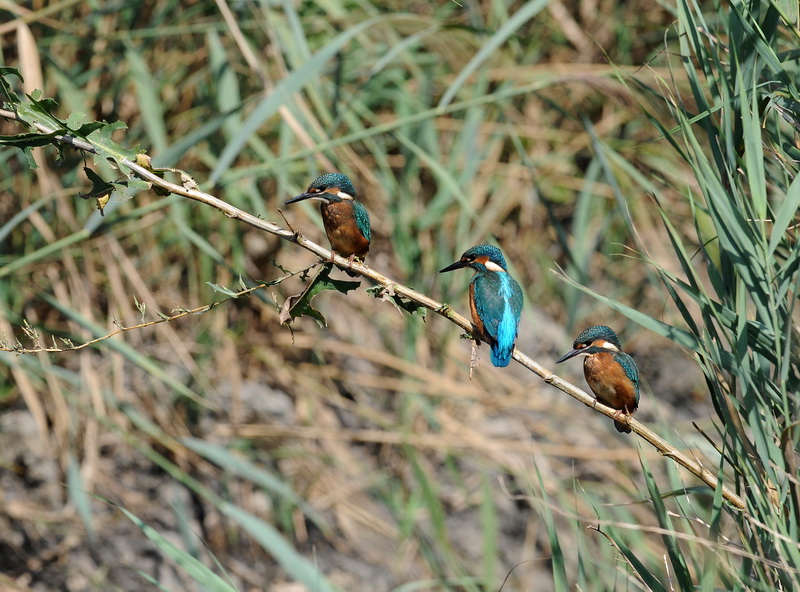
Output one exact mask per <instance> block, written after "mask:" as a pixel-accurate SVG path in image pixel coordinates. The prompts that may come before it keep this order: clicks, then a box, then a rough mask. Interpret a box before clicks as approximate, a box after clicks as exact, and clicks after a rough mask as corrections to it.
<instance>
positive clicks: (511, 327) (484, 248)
mask: <svg viewBox="0 0 800 592" xmlns="http://www.w3.org/2000/svg"><path fill="white" fill-rule="evenodd" d="M462 267H471V268H472V269H474V270H475V275H473V276H472V281H471V282H470V283H469V308H470V310H471V312H472V322H473V323H474V325H475V327H476V328H477V329H478V332H479V333H480V334H481V336H486V337H488V338H489V341H490V346H491V348H492V356H491V360H492V364H494V365H495V366H497V367H499V368H503V367H505V366H508V362H509V360H510V359H511V351H512V350H513V349H514V342H515V341H516V340H517V331H518V329H519V316H520V314H521V313H522V301H523V297H522V289H521V288H520V287H519V284H518V283H517V282H516V281H515V280H514V278H512V277H511V276H510V275H509V274H508V270H507V267H506V260H505V258H504V257H503V253H502V252H501V251H500V249H498V248H497V247H493V246H492V245H478V246H477V247H472V248H471V249H467V250H466V251H465V252H464V254H463V255H461V259H459V260H458V261H456V262H455V263H453V264H452V265H448V266H447V267H445V268H444V269H442V270H441V271H440V272H439V273H444V272H446V271H453V270H454V269H461V268H462Z"/></svg>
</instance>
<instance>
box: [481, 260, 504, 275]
mask: <svg viewBox="0 0 800 592" xmlns="http://www.w3.org/2000/svg"><path fill="white" fill-rule="evenodd" d="M484 265H485V266H486V269H488V270H489V271H498V272H500V273H506V270H505V269H503V268H502V267H500V266H499V265H498V264H497V263H495V262H494V261H487V262H486V263H484Z"/></svg>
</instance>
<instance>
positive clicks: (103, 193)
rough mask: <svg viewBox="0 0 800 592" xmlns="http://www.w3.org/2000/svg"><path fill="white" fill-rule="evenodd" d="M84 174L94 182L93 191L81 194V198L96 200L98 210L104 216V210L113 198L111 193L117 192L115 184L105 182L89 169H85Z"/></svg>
mask: <svg viewBox="0 0 800 592" xmlns="http://www.w3.org/2000/svg"><path fill="white" fill-rule="evenodd" d="M83 172H84V173H86V176H87V177H88V179H89V180H90V181H91V182H92V190H91V191H90V192H89V193H81V194H80V196H81V197H82V198H83V199H90V198H92V197H93V198H95V199H96V200H97V209H98V210H100V215H101V216H104V215H105V214H104V213H103V208H105V207H106V204H107V203H108V200H109V199H110V198H111V193H112V192H113V191H115V190H116V187H115V186H114V184H113V183H108V182H107V181H105V180H104V179H103V178H102V177H101V176H100V175H98V174H97V173H95V172H94V171H93V170H92V169H90V168H89V167H83Z"/></svg>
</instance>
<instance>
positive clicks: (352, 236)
mask: <svg viewBox="0 0 800 592" xmlns="http://www.w3.org/2000/svg"><path fill="white" fill-rule="evenodd" d="M319 210H320V213H321V214H322V223H323V224H324V225H325V234H327V235H328V240H329V241H330V242H331V247H332V248H333V250H334V251H336V252H337V253H338V254H339V255H341V256H342V257H350V256H351V255H355V256H356V257H358V258H359V259H362V260H363V259H364V258H365V257H366V256H367V253H368V252H369V241H368V240H367V239H366V238H365V237H364V235H363V234H362V232H361V230H359V228H358V224H357V223H356V218H355V216H354V214H353V206H352V205H351V204H349V203H347V202H344V201H342V202H335V203H330V204H325V203H323V204H320V208H319Z"/></svg>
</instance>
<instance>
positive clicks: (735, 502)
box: [0, 109, 746, 511]
mask: <svg viewBox="0 0 800 592" xmlns="http://www.w3.org/2000/svg"><path fill="white" fill-rule="evenodd" d="M0 117H4V118H6V119H10V120H16V121H20V122H21V123H24V124H26V125H30V124H28V123H27V122H25V121H23V120H21V119H20V118H19V117H18V116H17V115H16V114H15V113H13V112H12V111H7V110H5V109H0ZM33 125H34V127H36V129H37V130H38V131H39V132H41V133H43V134H52V133H53V131H54V130H52V129H50V128H48V127H47V126H46V125H44V124H41V123H35V124H33ZM55 140H56V141H58V142H61V143H64V144H69V145H71V146H74V147H76V148H79V149H80V150H85V151H87V152H91V153H94V154H96V153H97V152H96V150H95V149H94V147H93V146H92V145H91V144H90V143H89V142H86V141H84V140H81V139H80V138H75V137H73V136H69V135H63V136H56V137H55ZM119 163H120V164H122V165H124V166H126V167H128V168H129V169H130V170H131V171H133V173H134V174H135V175H136V176H138V177H140V178H141V179H143V180H145V181H147V182H149V183H152V184H153V185H155V186H157V187H161V188H163V189H165V190H167V191H169V192H171V193H174V194H176V195H181V196H183V197H186V198H189V199H193V200H195V201H198V202H200V203H204V204H206V205H209V206H211V207H213V208H216V209H217V210H219V211H221V212H222V213H223V214H225V215H226V216H228V217H229V218H233V219H236V220H241V221H242V222H244V223H245V224H249V225H250V226H252V227H253V228H258V229H259V230H263V231H265V232H269V233H270V234H274V235H276V236H279V237H280V238H282V239H284V240H287V241H290V242H293V243H295V244H297V245H299V246H300V247H302V248H303V249H306V250H307V251H310V252H311V253H313V254H314V255H316V256H317V257H319V258H320V259H321V260H323V261H331V257H332V256H333V259H332V260H333V262H334V263H335V264H336V265H338V266H339V267H342V268H347V269H348V270H350V271H353V272H355V273H358V274H359V275H361V276H363V277H366V278H369V279H371V280H372V281H373V282H375V283H376V284H378V285H380V286H382V287H383V288H384V289H385V290H387V291H388V292H389V293H390V294H394V295H396V296H400V297H402V298H406V299H408V300H411V301H413V302H416V303H417V304H419V305H421V306H424V307H425V308H427V309H429V310H431V311H433V312H435V313H436V314H439V315H441V316H443V317H445V318H446V319H448V320H449V321H450V322H451V323H454V324H455V325H458V326H459V327H461V328H462V329H464V330H466V331H469V332H472V331H473V327H472V323H471V322H470V321H469V320H467V319H466V318H465V317H463V316H462V315H460V314H458V313H457V312H455V311H454V310H453V308H452V307H451V306H450V305H448V304H445V303H443V302H439V301H437V300H434V299H433V298H431V297H429V296H427V295H425V294H422V293H421V292H417V291H416V290H414V289H412V288H410V287H408V286H406V285H404V284H401V283H398V282H395V281H394V280H392V279H391V278H389V277H387V276H385V275H383V274H381V273H379V272H378V271H376V270H374V269H372V268H369V267H367V266H366V265H364V264H363V263H359V262H357V261H354V262H352V263H351V262H350V261H349V259H346V258H344V257H340V256H339V255H334V254H333V253H331V251H329V250H328V249H325V248H324V247H322V246H320V245H318V244H316V243H314V242H312V241H310V240H308V239H307V238H305V237H304V236H303V235H302V234H300V233H299V232H292V231H290V230H287V229H285V228H283V227H281V226H278V225H277V224H274V223H272V222H267V221H266V220H262V219H261V218H258V217H256V216H253V215H252V214H248V213H247V212H245V211H243V210H240V209H239V208H236V207H234V206H232V205H231V204H229V203H227V202H225V201H223V200H221V199H219V198H217V197H215V196H213V195H211V194H209V193H206V192H204V191H200V190H199V189H195V188H193V187H185V186H183V185H178V184H176V183H172V182H170V181H167V180H165V179H162V178H161V177H160V176H159V175H157V174H155V173H153V172H152V171H151V170H148V169H147V168H145V167H143V166H141V165H139V164H137V163H135V162H133V161H131V160H129V159H126V158H122V159H120V160H119ZM512 357H513V358H514V359H515V360H516V361H517V362H519V363H520V364H521V365H522V366H524V367H525V368H527V369H528V370H530V371H531V372H533V373H534V374H536V375H537V376H539V377H540V378H541V379H542V380H543V381H544V382H546V383H548V384H550V385H552V386H554V387H556V388H557V389H559V390H560V391H562V392H564V393H566V394H568V395H569V396H571V397H572V398H574V399H577V400H578V401H580V402H581V403H583V404H584V405H586V406H587V407H589V408H592V409H594V410H595V411H597V412H599V413H602V414H603V415H605V416H607V417H610V418H612V419H613V418H614V414H615V413H616V409H612V408H611V407H608V406H606V405H603V404H602V403H600V402H599V401H597V399H595V397H593V396H592V395H589V394H588V393H586V391H584V390H582V389H579V388H578V387H576V386H575V385H573V384H571V383H569V382H567V381H566V380H564V379H563V378H561V377H559V376H558V375H556V374H553V373H552V372H550V371H549V370H547V369H546V368H544V367H543V366H540V365H539V364H538V363H537V362H536V361H535V360H533V359H532V358H529V357H528V356H526V355H525V354H523V353H522V352H521V351H519V350H518V349H516V348H515V349H514V352H513V354H512ZM629 426H630V428H631V429H632V430H633V431H634V432H635V433H636V434H638V435H639V436H641V437H642V438H643V439H644V440H646V441H647V442H648V443H650V444H651V445H652V446H653V447H654V448H655V449H656V450H657V451H658V452H659V453H660V454H661V455H663V456H666V457H668V458H670V459H672V460H673V461H674V462H676V463H677V464H679V465H681V466H682V467H684V468H685V469H686V470H688V471H689V472H691V473H692V474H693V475H695V476H696V477H697V478H698V479H700V480H701V481H703V482H704V483H705V484H706V485H708V486H709V487H711V488H712V489H716V488H717V487H722V496H723V498H724V499H725V500H727V501H728V502H729V503H730V504H731V505H732V506H733V507H735V508H736V509H737V510H740V511H745V510H746V505H745V501H744V500H743V499H742V498H741V497H740V496H738V495H737V494H736V493H734V492H733V491H731V490H730V489H729V488H728V487H726V486H725V485H723V484H721V483H719V481H718V479H717V476H716V475H715V474H714V473H712V472H711V471H709V470H708V469H707V468H706V467H705V466H703V464H702V463H700V461H698V460H697V459H695V458H690V457H689V456H688V455H686V454H684V453H683V452H681V451H680V450H678V449H677V448H675V447H674V446H673V445H672V444H670V443H669V442H667V441H666V440H664V439H663V438H662V437H661V436H659V435H657V434H656V433H655V432H653V431H651V430H650V429H648V428H647V427H646V426H645V425H644V424H642V423H640V422H639V421H637V420H635V419H630V420H629Z"/></svg>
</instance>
